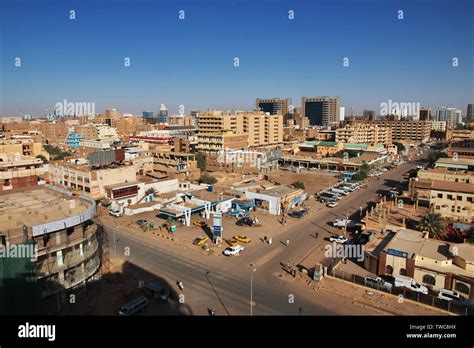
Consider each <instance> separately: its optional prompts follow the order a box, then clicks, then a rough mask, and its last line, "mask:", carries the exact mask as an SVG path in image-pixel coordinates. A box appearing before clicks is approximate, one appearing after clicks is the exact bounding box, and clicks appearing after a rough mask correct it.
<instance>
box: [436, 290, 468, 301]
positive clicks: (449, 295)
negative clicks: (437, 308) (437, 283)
mask: <svg viewBox="0 0 474 348" xmlns="http://www.w3.org/2000/svg"><path fill="white" fill-rule="evenodd" d="M438 298H439V299H442V300H447V301H453V300H454V301H458V302H461V303H462V302H464V301H465V299H464V297H462V296H461V295H460V294H459V292H457V291H453V290H448V289H439V291H438Z"/></svg>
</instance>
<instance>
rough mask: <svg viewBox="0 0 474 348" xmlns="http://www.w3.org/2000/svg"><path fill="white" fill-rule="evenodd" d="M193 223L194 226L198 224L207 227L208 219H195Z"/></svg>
mask: <svg viewBox="0 0 474 348" xmlns="http://www.w3.org/2000/svg"><path fill="white" fill-rule="evenodd" d="M193 225H194V226H198V227H203V228H204V227H206V226H207V223H206V221H203V220H198V221H194V222H193Z"/></svg>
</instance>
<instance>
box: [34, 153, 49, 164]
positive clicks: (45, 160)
mask: <svg viewBox="0 0 474 348" xmlns="http://www.w3.org/2000/svg"><path fill="white" fill-rule="evenodd" d="M36 158H39V159H40V160H42V161H43V163H48V160H47V159H46V157H44V156H43V155H38V156H36Z"/></svg>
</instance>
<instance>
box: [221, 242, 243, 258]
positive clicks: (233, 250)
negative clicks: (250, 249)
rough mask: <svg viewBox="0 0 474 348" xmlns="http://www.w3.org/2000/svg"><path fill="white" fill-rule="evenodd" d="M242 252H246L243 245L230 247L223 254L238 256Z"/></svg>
mask: <svg viewBox="0 0 474 348" xmlns="http://www.w3.org/2000/svg"><path fill="white" fill-rule="evenodd" d="M242 250H244V247H243V246H242V245H234V246H231V247H228V248H227V249H225V250H224V251H223V252H222V253H223V254H224V255H225V256H237V255H239V254H240V252H241V251H242Z"/></svg>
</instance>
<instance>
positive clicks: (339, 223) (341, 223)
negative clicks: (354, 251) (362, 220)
mask: <svg viewBox="0 0 474 348" xmlns="http://www.w3.org/2000/svg"><path fill="white" fill-rule="evenodd" d="M332 225H333V226H334V227H344V226H346V225H347V226H351V225H352V220H346V219H336V220H334V221H333V223H332Z"/></svg>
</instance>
